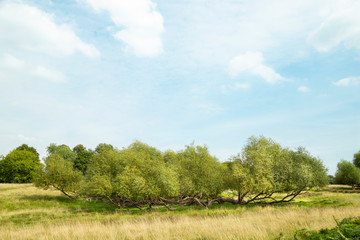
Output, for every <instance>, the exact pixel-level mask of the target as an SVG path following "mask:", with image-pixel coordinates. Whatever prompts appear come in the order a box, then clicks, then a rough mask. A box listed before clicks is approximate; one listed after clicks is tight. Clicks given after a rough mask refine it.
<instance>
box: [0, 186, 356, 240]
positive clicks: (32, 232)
mask: <svg viewBox="0 0 360 240" xmlns="http://www.w3.org/2000/svg"><path fill="white" fill-rule="evenodd" d="M333 188H336V189H339V188H337V187H336V186H335V187H333ZM350 216H360V194H359V193H341V192H333V191H332V189H330V188H328V189H327V190H322V191H316V192H309V193H307V194H303V195H301V196H300V197H299V198H298V199H297V200H296V202H293V203H289V204H282V205H275V206H258V205H252V206H246V207H245V206H234V205H214V207H212V208H211V209H208V210H206V209H201V208H199V207H196V206H194V207H190V208H179V209H178V210H176V211H171V212H170V211H166V210H165V209H162V208H159V209H152V210H144V211H137V210H130V211H125V210H116V209H113V208H111V207H109V206H107V205H105V204H103V203H95V202H85V201H83V200H70V199H67V198H65V197H63V196H62V195H61V194H59V193H57V192H52V191H44V190H39V189H36V188H35V187H33V186H32V185H31V184H21V185H20V184H19V185H17V184H0V239H160V240H161V239H164V240H165V239H274V238H276V237H279V236H280V234H281V235H282V236H283V237H282V238H284V239H286V238H288V237H291V236H293V234H294V232H296V231H297V230H299V229H303V228H306V229H309V230H319V229H321V228H325V227H327V228H329V227H334V226H335V225H336V222H335V220H334V218H335V219H339V220H341V219H343V218H346V217H350Z"/></svg>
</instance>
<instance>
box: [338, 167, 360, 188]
mask: <svg viewBox="0 0 360 240" xmlns="http://www.w3.org/2000/svg"><path fill="white" fill-rule="evenodd" d="M334 182H335V183H336V184H347V185H351V186H352V187H353V188H354V187H355V185H356V184H360V169H359V168H357V167H356V166H355V165H354V164H352V163H351V162H348V161H345V160H342V161H341V162H339V163H338V165H337V171H336V173H335V179H334Z"/></svg>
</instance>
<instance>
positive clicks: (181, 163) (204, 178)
mask: <svg viewBox="0 0 360 240" xmlns="http://www.w3.org/2000/svg"><path fill="white" fill-rule="evenodd" d="M174 164H175V168H176V169H177V171H178V175H179V181H180V193H181V195H182V196H183V197H185V198H186V199H189V201H187V203H185V204H194V203H198V204H200V205H202V206H204V207H208V206H209V205H211V204H212V203H213V202H214V201H213V200H214V199H216V198H217V197H218V196H219V194H220V193H221V192H222V191H223V190H224V182H223V178H222V175H223V167H222V166H221V164H220V162H219V160H218V159H217V158H215V157H213V156H211V155H210V153H209V150H208V148H207V147H206V146H195V145H194V144H191V145H187V146H186V147H185V149H184V150H182V151H180V152H178V154H177V161H175V162H174ZM202 199H206V200H209V199H210V201H207V202H204V201H203V200H202ZM211 199H212V200H211Z"/></svg>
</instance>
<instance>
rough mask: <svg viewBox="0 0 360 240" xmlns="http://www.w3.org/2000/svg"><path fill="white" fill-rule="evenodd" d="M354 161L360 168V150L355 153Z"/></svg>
mask: <svg viewBox="0 0 360 240" xmlns="http://www.w3.org/2000/svg"><path fill="white" fill-rule="evenodd" d="M353 163H354V165H355V166H356V167H358V168H360V151H358V152H357V153H355V154H354V159H353Z"/></svg>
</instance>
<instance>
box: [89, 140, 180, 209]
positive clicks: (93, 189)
mask: <svg viewBox="0 0 360 240" xmlns="http://www.w3.org/2000/svg"><path fill="white" fill-rule="evenodd" d="M178 193H179V184H178V181H177V175H176V173H175V172H174V171H173V170H172V169H171V168H169V167H167V165H166V163H165V161H164V159H163V154H162V153H161V152H160V151H159V150H157V149H155V148H153V147H150V146H148V145H146V144H143V143H141V142H138V141H137V142H134V143H133V144H131V145H130V146H129V147H128V148H126V149H123V150H110V149H109V150H107V151H101V152H99V153H97V154H95V156H94V159H93V161H92V162H91V163H90V164H89V166H88V171H87V173H86V177H85V182H84V185H83V194H84V195H87V196H89V197H96V198H100V199H102V200H104V201H107V202H109V203H111V204H113V205H115V206H117V207H119V208H127V207H133V206H134V207H138V208H140V209H141V207H142V206H144V205H149V206H150V207H151V206H152V205H153V204H163V205H165V206H167V205H166V202H165V201H164V199H165V198H173V197H175V196H177V195H178Z"/></svg>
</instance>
